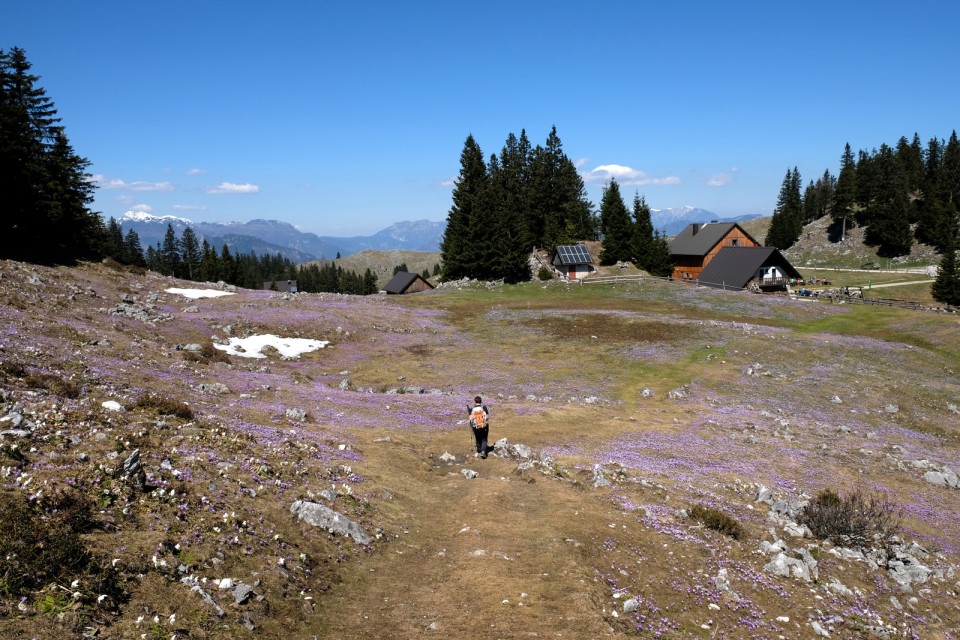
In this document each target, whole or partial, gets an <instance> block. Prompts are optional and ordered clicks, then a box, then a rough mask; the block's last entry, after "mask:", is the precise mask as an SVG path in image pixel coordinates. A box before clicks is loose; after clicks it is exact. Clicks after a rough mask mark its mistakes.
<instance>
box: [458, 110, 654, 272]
mask: <svg viewBox="0 0 960 640" xmlns="http://www.w3.org/2000/svg"><path fill="white" fill-rule="evenodd" d="M608 191H611V199H612V198H613V195H612V192H613V191H615V192H616V193H617V196H618V197H619V188H618V187H617V185H616V183H615V182H613V181H611V184H610V185H609V186H608ZM641 204H642V206H641V207H640V208H639V209H636V210H635V215H636V214H637V213H639V214H640V217H641V218H642V217H643V215H644V213H643V209H644V208H645V211H646V214H645V215H646V220H647V222H649V207H646V204H645V203H642V201H641ZM621 206H622V202H621ZM611 215H613V216H614V217H616V215H615V214H611ZM603 218H604V209H603V208H601V215H600V216H599V217H598V216H597V214H596V213H595V211H594V206H593V203H592V202H590V200H589V199H588V198H587V195H586V188H585V187H584V183H583V178H582V177H581V176H580V174H579V173H578V171H577V168H576V165H575V164H574V163H573V161H572V160H570V158H569V157H567V155H566V154H565V153H564V151H563V144H562V142H561V141H560V137H559V136H558V135H557V128H556V127H553V128H551V130H550V134H549V135H548V136H547V140H546V142H545V144H543V145H537V146H536V147H532V146H531V144H530V140H529V139H528V138H527V134H526V130H521V131H520V136H519V137H517V136H516V135H515V134H513V133H510V134H509V135H508V136H507V139H506V142H505V143H504V145H503V148H502V149H501V151H500V154H499V155H497V154H491V155H490V158H489V160H487V161H485V160H484V155H483V152H482V151H481V149H480V146H479V145H478V144H477V141H476V140H475V139H474V137H473V135H468V136H467V139H466V141H465V142H464V145H463V150H462V151H461V153H460V173H459V175H458V177H457V179H456V183H455V186H454V189H453V203H452V206H451V207H450V211H449V213H448V215H447V227H446V230H445V231H444V235H443V240H442V241H441V244H440V253H441V258H442V263H443V266H442V273H441V277H442V279H444V280H452V279H457V278H462V277H470V278H478V279H499V278H503V279H504V280H507V281H521V280H529V279H530V275H531V274H530V267H529V256H530V253H531V251H532V250H533V249H535V248H542V249H546V250H548V251H552V250H553V249H554V248H555V247H556V246H558V245H562V244H573V243H576V242H579V241H584V240H597V239H599V238H600V237H601V236H602V238H603V241H604V244H605V246H606V244H607V243H611V244H617V245H618V246H619V245H621V244H624V245H627V246H630V247H631V248H632V249H631V251H626V252H622V251H620V249H619V248H618V249H616V250H611V251H607V253H606V254H605V257H606V258H605V259H608V260H609V259H613V262H616V260H618V259H623V260H635V261H636V260H639V259H641V255H644V256H645V254H638V253H636V250H640V249H647V248H650V247H653V246H656V247H660V246H661V244H660V243H661V241H662V240H663V239H662V238H660V239H658V240H656V244H652V243H654V234H653V229H652V225H650V227H649V235H648V239H647V240H649V242H648V241H647V240H644V242H640V241H639V240H638V236H637V234H638V232H637V230H636V229H635V227H634V223H630V221H629V220H628V224H626V225H624V224H622V220H619V219H618V220H617V221H616V222H615V223H614V222H611V223H610V224H605V223H604V222H603ZM628 218H629V216H628ZM640 224H641V226H642V225H643V224H644V223H642V222H641V223H640ZM644 233H646V227H644ZM614 254H616V256H617V257H616V258H613V256H614ZM659 259H660V258H658V260H659ZM611 264H612V263H611Z"/></svg>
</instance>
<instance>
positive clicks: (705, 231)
mask: <svg viewBox="0 0 960 640" xmlns="http://www.w3.org/2000/svg"><path fill="white" fill-rule="evenodd" d="M734 227H738V228H739V229H740V231H741V232H742V233H743V235H745V236H747V237H748V238H750V239H751V240H753V236H751V235H750V234H749V233H747V232H746V231H744V230H743V227H741V226H740V225H738V224H737V223H736V222H709V223H695V224H688V225H687V226H686V228H685V229H684V230H683V231H681V232H680V233H678V234H677V235H676V236H675V237H674V238H673V240H672V241H671V242H670V253H671V254H672V255H675V256H705V255H707V254H708V253H710V250H711V249H713V248H714V247H715V246H716V245H717V243H718V242H720V241H721V240H723V238H724V236H726V235H727V234H728V233H730V230H731V229H733V228H734ZM754 242H756V240H754ZM757 244H760V243H759V242H757Z"/></svg>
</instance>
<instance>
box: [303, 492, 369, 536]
mask: <svg viewBox="0 0 960 640" xmlns="http://www.w3.org/2000/svg"><path fill="white" fill-rule="evenodd" d="M290 513H292V514H294V515H295V516H297V520H299V521H301V522H306V523H307V524H309V525H313V526H315V527H321V528H323V529H326V530H327V531H329V532H330V533H334V534H337V535H342V536H348V537H350V538H352V539H353V541H354V542H356V543H357V544H370V543H371V542H372V541H373V538H371V537H370V535H369V534H368V533H367V532H366V531H364V530H363V529H362V528H361V527H360V525H358V524H357V523H355V522H353V521H351V520H350V519H349V518H347V517H346V516H345V515H343V514H342V513H337V512H336V511H334V510H333V509H331V508H329V507H326V506H324V505H322V504H319V503H317V502H307V501H305V500H297V501H296V502H294V503H293V504H292V505H290Z"/></svg>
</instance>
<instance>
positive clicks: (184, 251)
mask: <svg viewBox="0 0 960 640" xmlns="http://www.w3.org/2000/svg"><path fill="white" fill-rule="evenodd" d="M179 248H180V257H181V259H182V263H183V269H184V277H186V278H187V279H188V280H195V279H196V277H197V275H198V273H197V272H198V270H199V267H200V261H201V260H202V259H203V255H202V254H201V253H200V244H199V243H198V242H197V234H196V233H194V232H193V227H187V228H186V229H184V230H183V234H182V235H181V236H180V247H179Z"/></svg>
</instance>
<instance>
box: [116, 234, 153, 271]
mask: <svg viewBox="0 0 960 640" xmlns="http://www.w3.org/2000/svg"><path fill="white" fill-rule="evenodd" d="M121 255H122V256H123V261H124V262H126V263H127V264H132V265H133V266H135V267H145V266H147V261H146V258H145V257H144V255H143V245H142V244H140V235H139V234H138V233H137V232H136V230H134V229H130V230H129V231H127V235H126V236H125V237H124V239H123V251H122V253H121Z"/></svg>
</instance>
